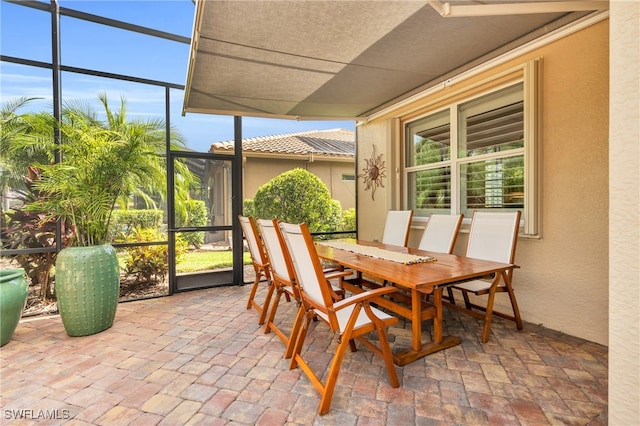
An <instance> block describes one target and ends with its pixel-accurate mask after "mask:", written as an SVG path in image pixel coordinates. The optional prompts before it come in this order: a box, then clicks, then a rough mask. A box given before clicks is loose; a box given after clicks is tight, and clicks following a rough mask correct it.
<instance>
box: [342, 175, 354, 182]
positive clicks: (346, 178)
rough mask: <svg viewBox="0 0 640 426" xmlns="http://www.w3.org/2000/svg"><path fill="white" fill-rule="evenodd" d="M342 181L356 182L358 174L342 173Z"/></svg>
mask: <svg viewBox="0 0 640 426" xmlns="http://www.w3.org/2000/svg"><path fill="white" fill-rule="evenodd" d="M342 181H343V182H355V181H356V175H351V174H345V173H343V174H342Z"/></svg>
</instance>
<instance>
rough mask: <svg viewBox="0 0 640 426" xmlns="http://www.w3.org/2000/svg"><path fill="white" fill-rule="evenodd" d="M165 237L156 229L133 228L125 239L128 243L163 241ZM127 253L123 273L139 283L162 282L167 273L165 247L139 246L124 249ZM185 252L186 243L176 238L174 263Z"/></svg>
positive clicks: (167, 258)
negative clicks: (134, 278)
mask: <svg viewBox="0 0 640 426" xmlns="http://www.w3.org/2000/svg"><path fill="white" fill-rule="evenodd" d="M166 239H167V236H166V235H164V234H162V233H161V232H160V231H159V230H158V229H157V228H146V229H142V228H135V229H134V230H133V232H132V234H131V235H129V236H128V237H127V242H130V243H145V242H154V241H164V240H166ZM125 251H126V253H127V258H126V268H125V271H126V273H127V274H129V275H135V276H136V278H137V279H138V280H139V281H142V282H148V283H155V282H162V281H164V279H165V277H166V276H167V273H168V272H169V256H168V249H167V246H166V245H164V244H162V245H149V246H147V245H141V246H135V247H127V248H125ZM186 251H187V243H186V242H185V241H184V240H182V239H181V238H176V262H179V261H180V260H181V259H182V257H183V256H184V254H185V253H186Z"/></svg>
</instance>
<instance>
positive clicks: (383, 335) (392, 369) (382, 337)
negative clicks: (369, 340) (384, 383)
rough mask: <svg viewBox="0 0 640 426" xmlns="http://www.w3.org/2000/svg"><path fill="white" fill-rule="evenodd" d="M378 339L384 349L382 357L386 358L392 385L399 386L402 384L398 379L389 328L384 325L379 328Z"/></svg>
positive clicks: (385, 361)
mask: <svg viewBox="0 0 640 426" xmlns="http://www.w3.org/2000/svg"><path fill="white" fill-rule="evenodd" d="M378 341H379V344H380V350H381V351H382V358H383V359H384V363H385V366H386V367H387V372H388V374H389V383H390V384H391V387H393V388H397V387H398V386H400V381H399V380H398V373H397V372H396V365H395V364H394V363H393V354H392V353H391V348H390V347H389V339H388V337H387V330H386V329H385V328H384V327H379V328H378Z"/></svg>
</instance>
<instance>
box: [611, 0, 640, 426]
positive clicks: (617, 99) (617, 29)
mask: <svg viewBox="0 0 640 426" xmlns="http://www.w3.org/2000/svg"><path fill="white" fill-rule="evenodd" d="M610 7H611V36H610V38H611V60H610V63H611V73H610V82H611V88H610V94H611V97H610V100H609V105H610V107H611V111H610V117H611V123H610V130H609V140H610V147H609V162H610V164H611V170H610V173H609V176H610V180H609V188H610V212H611V213H610V217H609V223H610V225H609V232H610V237H609V248H610V249H609V250H610V256H609V295H610V296H609V424H611V425H631V424H640V190H639V189H638V188H640V26H639V25H638V22H640V3H639V2H620V1H612V2H611V3H610Z"/></svg>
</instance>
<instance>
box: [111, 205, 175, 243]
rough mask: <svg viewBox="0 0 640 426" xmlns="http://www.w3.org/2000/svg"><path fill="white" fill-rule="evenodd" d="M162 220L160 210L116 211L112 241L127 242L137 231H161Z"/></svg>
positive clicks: (114, 212)
mask: <svg viewBox="0 0 640 426" xmlns="http://www.w3.org/2000/svg"><path fill="white" fill-rule="evenodd" d="M162 218H163V212H162V210H158V209H144V210H136V209H130V210H114V211H113V213H112V215H111V223H112V226H111V231H110V237H111V238H110V241H116V240H120V241H122V240H126V239H127V238H128V237H129V236H131V235H132V234H135V232H136V229H151V228H154V229H159V228H160V227H161V226H162ZM165 239H166V238H165Z"/></svg>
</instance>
